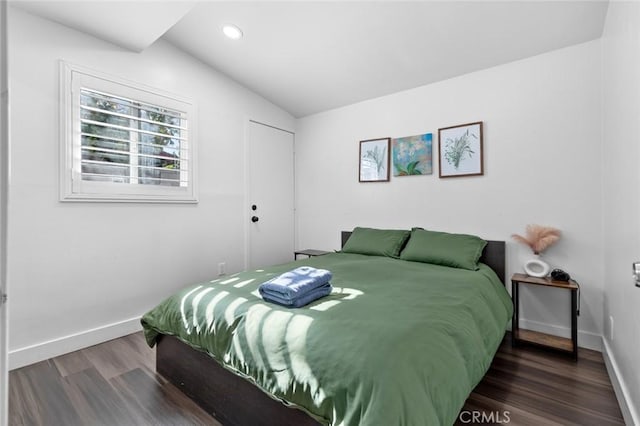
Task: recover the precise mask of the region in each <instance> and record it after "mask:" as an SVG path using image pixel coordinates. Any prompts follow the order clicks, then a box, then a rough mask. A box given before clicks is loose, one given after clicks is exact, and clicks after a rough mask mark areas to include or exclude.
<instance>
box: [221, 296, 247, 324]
mask: <svg viewBox="0 0 640 426" xmlns="http://www.w3.org/2000/svg"><path fill="white" fill-rule="evenodd" d="M248 301H249V300H248V299H245V298H244V297H237V298H236V299H234V301H233V302H231V303H229V306H227V309H225V310H224V319H225V321H227V324H228V325H231V324H233V323H234V321H235V319H236V309H238V306H240V305H242V304H243V303H244V302H248Z"/></svg>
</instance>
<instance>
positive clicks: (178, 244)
mask: <svg viewBox="0 0 640 426" xmlns="http://www.w3.org/2000/svg"><path fill="white" fill-rule="evenodd" d="M9 19H10V33H9V42H10V52H9V54H10V56H9V62H10V75H11V77H10V82H9V84H10V90H11V92H12V105H11V108H12V117H13V118H12V122H11V126H12V128H11V137H12V151H13V152H12V159H11V167H12V172H13V176H12V181H11V198H10V211H9V214H10V218H11V223H10V239H9V271H10V276H9V284H10V291H11V305H10V324H11V328H10V336H9V341H10V367H12V368H15V367H17V366H20V365H24V364H26V363H29V362H33V361H37V360H39V359H44V358H48V357H50V356H53V355H56V354H57V353H62V352H65V351H69V350H73V349H76V348H79V347H82V346H86V345H90V344H94V343H97V342H99V341H101V340H105V339H107V338H110V337H117V336H119V335H123V334H126V332H127V331H133V330H135V329H137V328H138V327H139V325H138V319H139V316H140V315H141V314H143V313H144V312H145V311H146V310H148V309H150V308H151V307H153V306H154V305H155V304H157V303H158V302H159V301H160V300H161V299H163V298H164V297H166V296H168V295H169V294H170V293H172V292H173V291H175V290H176V289H178V288H180V287H182V286H184V285H186V284H189V283H193V282H198V281H202V280H207V279H211V278H213V277H215V276H216V275H217V271H218V269H217V265H218V263H219V262H222V261H225V262H226V263H227V270H228V271H230V272H233V271H237V270H241V269H242V267H243V262H244V226H245V223H244V220H243V218H244V213H245V211H244V198H243V197H244V188H245V184H244V170H243V167H244V157H243V156H244V132H245V126H246V119H247V118H252V119H255V120H258V121H261V122H266V123H269V124H272V125H275V126H278V127H281V128H285V129H291V130H293V127H294V124H295V122H294V119H293V117H292V116H290V115H289V114H288V113H286V112H284V111H282V110H281V109H279V108H277V107H275V106H274V105H272V104H271V103H269V102H267V101H266V100H264V99H263V98H261V97H259V96H257V95H255V94H253V93H252V92H250V91H248V90H247V89H245V88H243V87H241V86H240V85H238V84H236V83H234V82H233V81H231V80H230V79H228V78H226V77H224V76H222V75H220V74H218V73H216V72H215V71H213V70H212V69H211V68H209V67H207V66H205V65H204V64H202V63H200V62H198V61H196V60H194V59H193V58H192V57H190V56H188V55H186V54H184V53H182V52H181V51H179V50H178V49H176V48H175V47H173V46H172V45H170V44H168V43H166V42H164V41H159V42H157V43H156V44H154V45H153V46H151V47H150V48H149V49H147V50H146V51H144V52H142V53H133V52H129V51H126V50H124V49H122V48H119V47H116V46H114V45H112V44H109V43H106V42H103V41H100V40H98V39H96V38H93V37H90V36H87V35H85V34H83V33H80V32H77V31H74V30H71V29H69V28H66V27H63V26H61V25H58V24H55V23H53V22H50V21H47V20H43V19H40V18H37V17H35V16H32V15H29V14H26V13H24V12H22V11H19V10H17V9H10V10H9ZM60 59H64V60H66V61H69V62H71V63H76V64H78V65H83V66H86V67H90V68H94V69H97V70H100V71H102V72H105V73H109V74H112V75H115V76H118V77H121V78H125V79H129V80H132V81H137V82H141V83H144V84H146V85H149V86H152V87H158V88H161V89H163V90H166V91H168V92H172V93H176V94H178V95H181V96H183V97H189V98H192V99H194V100H195V102H196V104H197V107H198V113H199V122H198V133H197V134H198V136H199V139H198V141H197V143H198V144H199V159H198V163H199V168H198V178H199V188H200V191H199V195H200V203H199V204H197V205H166V204H107V203H96V204H87V203H61V202H59V201H58V179H57V177H58V152H59V151H58V148H59V140H58V139H59V138H58V126H59V122H58V121H59V120H58V89H59V87H58V86H59V81H58V78H59V77H58V61H59V60H60ZM87 331H90V332H88V333H87ZM68 336H71V337H70V338H66V337H68Z"/></svg>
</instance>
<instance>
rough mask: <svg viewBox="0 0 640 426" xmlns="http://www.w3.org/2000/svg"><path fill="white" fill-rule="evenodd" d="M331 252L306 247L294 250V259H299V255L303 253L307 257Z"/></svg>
mask: <svg viewBox="0 0 640 426" xmlns="http://www.w3.org/2000/svg"><path fill="white" fill-rule="evenodd" d="M329 253H331V252H330V251H324V250H314V249H304V250H297V251H294V252H293V259H294V260H298V256H299V255H303V256H307V257H313V256H322V255H324V254H329Z"/></svg>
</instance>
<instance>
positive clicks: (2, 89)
mask: <svg viewBox="0 0 640 426" xmlns="http://www.w3.org/2000/svg"><path fill="white" fill-rule="evenodd" d="M7 89H8V84H7V2H4V1H2V2H0V426H4V425H6V424H8V416H9V413H8V411H9V408H8V407H9V400H8V398H9V392H8V389H9V386H8V377H7V374H8V373H7V370H8V367H9V365H8V362H7V351H8V350H9V349H8V345H7V338H8V336H7V305H6V303H4V295H5V294H6V292H7V287H6V284H7V280H6V277H7V268H6V266H7V262H6V260H7V185H8V179H7V177H8V170H9V168H8V165H9V160H8V154H9V130H8V124H9V120H8V115H9V103H8V92H7Z"/></svg>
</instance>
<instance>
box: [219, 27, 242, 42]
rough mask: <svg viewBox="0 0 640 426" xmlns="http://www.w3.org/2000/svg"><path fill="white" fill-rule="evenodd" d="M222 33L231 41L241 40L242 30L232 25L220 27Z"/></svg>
mask: <svg viewBox="0 0 640 426" xmlns="http://www.w3.org/2000/svg"><path fill="white" fill-rule="evenodd" d="M222 32H223V33H224V35H226V36H227V37H229V38H230V39H231V40H238V39H239V38H242V30H241V29H240V28H238V27H237V26H235V25H232V24H226V25H225V26H224V27H222Z"/></svg>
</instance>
